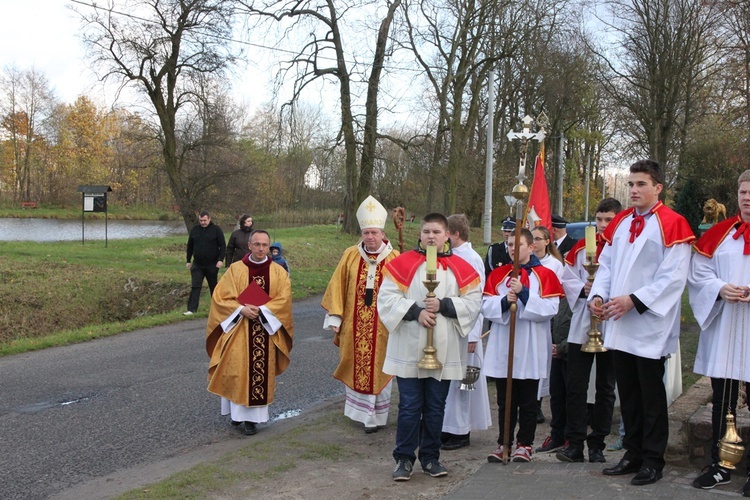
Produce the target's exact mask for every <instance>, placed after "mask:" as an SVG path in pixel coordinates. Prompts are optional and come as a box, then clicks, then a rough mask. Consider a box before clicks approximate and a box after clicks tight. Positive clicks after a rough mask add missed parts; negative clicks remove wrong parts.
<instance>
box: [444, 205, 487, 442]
mask: <svg viewBox="0 0 750 500" xmlns="http://www.w3.org/2000/svg"><path fill="white" fill-rule="evenodd" d="M448 234H449V236H450V239H451V248H452V250H453V255H457V256H459V257H461V258H462V259H464V260H465V261H466V262H468V263H469V264H471V267H473V268H474V270H475V271H476V272H477V274H478V275H479V277H480V280H481V281H480V285H479V287H480V289H484V261H483V260H482V257H481V256H480V255H479V254H478V253H477V252H475V251H474V249H473V248H472V246H471V242H470V241H469V219H468V218H467V217H466V215H464V214H454V215H451V216H449V217H448ZM483 322H484V318H483V317H482V315H481V314H480V315H479V316H478V317H477V321H476V323H475V324H474V327H473V328H472V329H471V331H470V332H469V335H468V339H469V346H468V358H467V363H468V365H469V366H474V367H477V368H480V370H481V368H482V366H483V365H484V352H483V351H484V349H483V348H482V340H481V335H482V323H483ZM491 426H492V412H491V411H490V399H489V394H488V393H487V377H485V376H484V373H481V371H480V375H479V379H477V381H476V382H475V383H474V390H473V391H469V390H461V381H460V380H454V381H452V382H451V386H450V389H449V390H448V398H447V400H446V403H445V417H444V418H443V435H442V436H441V440H442V441H443V447H442V448H443V449H444V450H456V449H458V448H462V447H464V446H469V445H470V444H471V431H483V430H485V429H489V428H490V427H491Z"/></svg>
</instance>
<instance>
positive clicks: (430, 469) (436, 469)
mask: <svg viewBox="0 0 750 500" xmlns="http://www.w3.org/2000/svg"><path fill="white" fill-rule="evenodd" d="M422 470H423V471H424V473H425V474H429V475H430V476H432V477H443V476H447V475H448V469H446V468H445V467H443V466H442V464H441V463H440V462H438V461H437V460H435V461H434V462H430V463H428V464H427V465H425V466H423V467H422Z"/></svg>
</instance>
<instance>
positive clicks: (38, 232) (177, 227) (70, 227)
mask: <svg viewBox="0 0 750 500" xmlns="http://www.w3.org/2000/svg"><path fill="white" fill-rule="evenodd" d="M181 235H184V236H187V230H186V229H185V224H184V223H183V222H182V221H146V220H110V221H108V222H107V227H106V238H107V239H110V240H118V239H127V238H154V237H161V236H181ZM83 236H84V239H85V241H89V240H104V239H105V221H103V220H86V222H85V226H84V227H83ZM75 240H78V241H81V220H80V219H77V220H60V219H0V241H75Z"/></svg>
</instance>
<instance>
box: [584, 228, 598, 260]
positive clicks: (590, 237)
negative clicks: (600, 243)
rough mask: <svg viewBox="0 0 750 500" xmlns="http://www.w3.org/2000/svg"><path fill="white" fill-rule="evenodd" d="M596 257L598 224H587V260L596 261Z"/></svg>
mask: <svg viewBox="0 0 750 500" xmlns="http://www.w3.org/2000/svg"><path fill="white" fill-rule="evenodd" d="M595 257H596V226H586V260H588V261H589V262H594V258H595Z"/></svg>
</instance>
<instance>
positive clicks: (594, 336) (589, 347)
mask: <svg viewBox="0 0 750 500" xmlns="http://www.w3.org/2000/svg"><path fill="white" fill-rule="evenodd" d="M583 267H584V269H586V271H588V273H589V277H588V278H586V281H588V282H589V283H593V282H594V276H595V275H596V271H597V269H599V263H598V262H596V261H595V260H594V259H593V258H589V259H586V263H585V264H584V265H583ZM589 315H590V317H591V325H590V326H589V331H588V332H587V335H588V337H589V338H588V339H587V340H586V343H585V344H583V345H582V346H581V352H588V353H597V352H607V349H606V348H605V347H604V342H602V332H600V331H599V330H598V329H597V328H596V325H597V323H599V316H597V315H596V314H594V313H592V312H590V313H589Z"/></svg>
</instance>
